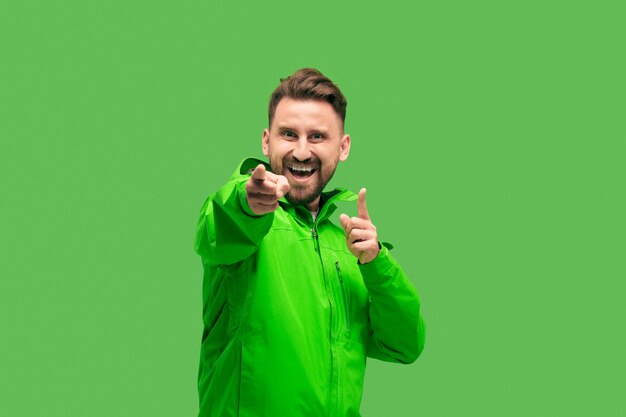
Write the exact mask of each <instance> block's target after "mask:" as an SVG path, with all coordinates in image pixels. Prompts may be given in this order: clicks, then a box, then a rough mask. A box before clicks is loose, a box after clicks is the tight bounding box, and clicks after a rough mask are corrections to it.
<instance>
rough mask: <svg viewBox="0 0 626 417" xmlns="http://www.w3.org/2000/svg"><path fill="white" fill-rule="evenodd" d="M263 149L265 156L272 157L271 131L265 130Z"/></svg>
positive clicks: (262, 142)
mask: <svg viewBox="0 0 626 417" xmlns="http://www.w3.org/2000/svg"><path fill="white" fill-rule="evenodd" d="M261 147H262V148H263V155H265V156H270V130H269V129H263V139H262V141H261Z"/></svg>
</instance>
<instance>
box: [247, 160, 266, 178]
mask: <svg viewBox="0 0 626 417" xmlns="http://www.w3.org/2000/svg"><path fill="white" fill-rule="evenodd" d="M265 176H266V171H265V165H263V164H259V165H257V167H256V168H254V171H252V176H251V177H250V178H252V179H253V180H255V181H265Z"/></svg>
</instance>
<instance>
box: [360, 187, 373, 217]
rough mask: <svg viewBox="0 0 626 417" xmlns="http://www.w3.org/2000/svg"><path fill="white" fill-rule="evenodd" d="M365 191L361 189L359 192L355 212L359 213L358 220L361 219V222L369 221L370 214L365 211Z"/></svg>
mask: <svg viewBox="0 0 626 417" xmlns="http://www.w3.org/2000/svg"><path fill="white" fill-rule="evenodd" d="M366 191H367V190H366V189H365V188H361V191H359V201H358V203H357V210H358V213H359V218H361V219H363V220H369V219H370V214H369V212H368V211H367V204H366V203H365V192H366Z"/></svg>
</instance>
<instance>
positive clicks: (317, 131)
mask: <svg viewBox="0 0 626 417" xmlns="http://www.w3.org/2000/svg"><path fill="white" fill-rule="evenodd" d="M276 128H277V129H279V130H292V131H294V132H295V131H296V130H298V129H295V128H293V127H291V126H289V125H281V124H279V125H278V126H276ZM311 133H321V134H323V135H326V136H328V135H329V133H328V130H326V129H320V128H316V129H309V130H307V134H311Z"/></svg>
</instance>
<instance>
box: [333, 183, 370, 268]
mask: <svg viewBox="0 0 626 417" xmlns="http://www.w3.org/2000/svg"><path fill="white" fill-rule="evenodd" d="M357 207H358V216H357V217H348V216H347V215H345V214H342V215H341V216H339V221H341V226H343V230H344V231H345V233H346V244H347V245H348V249H349V250H350V252H352V254H353V255H354V256H356V257H357V258H358V259H359V262H361V263H362V264H366V263H368V262H371V261H373V260H374V258H376V257H377V256H378V252H379V251H380V249H379V247H378V235H377V234H376V226H374V225H373V224H372V221H371V220H370V215H369V212H368V211H367V204H365V188H361V191H359V201H358V205H357Z"/></svg>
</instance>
